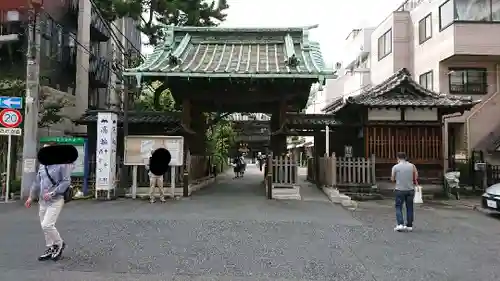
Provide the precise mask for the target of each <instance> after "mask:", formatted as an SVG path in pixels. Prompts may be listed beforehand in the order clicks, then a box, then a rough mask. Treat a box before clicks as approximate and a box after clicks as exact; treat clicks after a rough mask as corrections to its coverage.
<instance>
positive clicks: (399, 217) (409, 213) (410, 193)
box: [396, 190, 415, 227]
mask: <svg viewBox="0 0 500 281" xmlns="http://www.w3.org/2000/svg"><path fill="white" fill-rule="evenodd" d="M414 197H415V191H414V190H404V191H403V190H396V221H397V223H398V225H406V226H408V227H413V218H414V214H413V198H414ZM403 204H404V205H406V224H405V220H404V217H403Z"/></svg>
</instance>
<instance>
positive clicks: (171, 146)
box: [125, 136, 184, 166]
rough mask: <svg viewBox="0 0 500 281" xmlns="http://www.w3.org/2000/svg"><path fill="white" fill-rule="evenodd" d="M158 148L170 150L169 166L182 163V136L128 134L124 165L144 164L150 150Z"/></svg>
mask: <svg viewBox="0 0 500 281" xmlns="http://www.w3.org/2000/svg"><path fill="white" fill-rule="evenodd" d="M158 148H165V149H167V150H168V151H170V154H171V155H172V159H171V160H170V165H171V166H182V165H183V163H184V159H183V158H184V138H183V137H181V136H128V137H126V138H125V165H128V166H144V165H145V163H147V160H148V158H149V156H150V155H151V152H153V151H154V150H156V149H158Z"/></svg>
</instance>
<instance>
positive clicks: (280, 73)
mask: <svg viewBox="0 0 500 281" xmlns="http://www.w3.org/2000/svg"><path fill="white" fill-rule="evenodd" d="M311 28H313V27H308V28H274V29H271V28H220V27H211V28H207V27H203V28H200V27H166V39H165V41H164V42H163V43H162V44H160V45H158V46H157V47H156V48H155V49H154V51H153V53H152V54H150V55H149V56H147V58H146V59H145V61H144V62H143V63H142V64H141V65H140V66H138V67H136V68H132V69H127V70H126V71H125V73H124V75H127V76H135V75H145V76H146V75H147V76H201V77H274V78H280V77H283V78H286V77H293V78H318V79H319V78H330V77H333V71H331V70H328V69H327V68H326V67H325V63H324V61H323V56H322V54H321V50H320V46H319V44H318V43H317V42H310V41H309V39H308V33H309V31H308V30H309V29H311Z"/></svg>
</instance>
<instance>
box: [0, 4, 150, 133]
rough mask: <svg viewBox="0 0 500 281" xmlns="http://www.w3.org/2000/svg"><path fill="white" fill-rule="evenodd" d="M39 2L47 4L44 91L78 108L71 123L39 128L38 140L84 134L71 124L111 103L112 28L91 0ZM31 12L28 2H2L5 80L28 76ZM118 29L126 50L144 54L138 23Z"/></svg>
mask: <svg viewBox="0 0 500 281" xmlns="http://www.w3.org/2000/svg"><path fill="white" fill-rule="evenodd" d="M40 2H43V9H42V10H41V12H40V17H39V19H38V20H39V23H40V24H39V25H40V32H41V42H40V46H39V47H40V69H41V73H40V74H41V77H40V84H41V86H42V87H41V90H42V91H43V93H45V94H47V95H48V96H50V97H51V98H57V97H64V98H65V99H66V100H68V101H69V103H71V104H72V105H74V106H71V107H67V108H65V109H64V110H63V114H64V115H65V116H67V117H68V119H67V120H65V121H64V122H61V123H60V124H56V125H54V126H50V127H49V128H40V129H41V130H40V132H39V136H47V135H65V134H72V133H75V132H81V133H83V132H85V128H81V127H80V128H78V127H76V126H74V124H73V122H72V121H71V119H73V118H77V117H79V116H80V115H82V114H83V113H84V112H85V111H86V110H87V109H88V108H89V107H91V108H92V107H93V108H107V106H108V104H109V97H110V95H109V93H110V91H111V89H112V88H111V87H110V80H111V79H112V78H113V76H114V73H113V71H112V69H113V67H112V66H113V53H114V52H115V51H114V50H115V49H116V48H115V46H113V40H112V34H111V32H110V24H109V23H108V22H106V21H105V20H103V19H102V18H101V17H100V15H99V13H98V12H97V11H96V9H94V7H93V5H92V3H91V2H90V1H89V0H58V1H47V0H45V1H40ZM27 7H28V0H2V1H0V23H1V24H0V36H1V37H0V38H3V39H2V40H0V57H1V58H0V75H2V73H11V74H12V73H15V74H16V75H17V76H18V77H20V78H24V77H25V73H26V71H25V65H26V52H25V51H24V50H25V49H26V43H27V37H26V36H25V27H26V23H27V21H28V10H27ZM118 24H119V26H120V28H121V31H120V33H118V37H124V36H123V35H125V36H126V37H127V38H128V40H125V38H121V40H122V41H123V42H127V43H126V44H125V46H126V47H135V48H138V49H139V50H140V45H141V39H140V33H139V32H138V31H137V29H136V28H135V26H134V22H133V21H132V20H131V19H122V20H119V21H118ZM121 34H123V35H121ZM130 42H132V43H130ZM131 44H132V45H134V46H130V45H131ZM4 71H5V72H4Z"/></svg>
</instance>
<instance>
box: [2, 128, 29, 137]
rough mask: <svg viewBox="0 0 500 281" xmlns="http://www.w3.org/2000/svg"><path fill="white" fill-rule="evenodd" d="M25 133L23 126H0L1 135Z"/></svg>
mask: <svg viewBox="0 0 500 281" xmlns="http://www.w3.org/2000/svg"><path fill="white" fill-rule="evenodd" d="M22 134H23V129H21V128H0V135H1V136H9V135H10V136H20V135H22Z"/></svg>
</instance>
